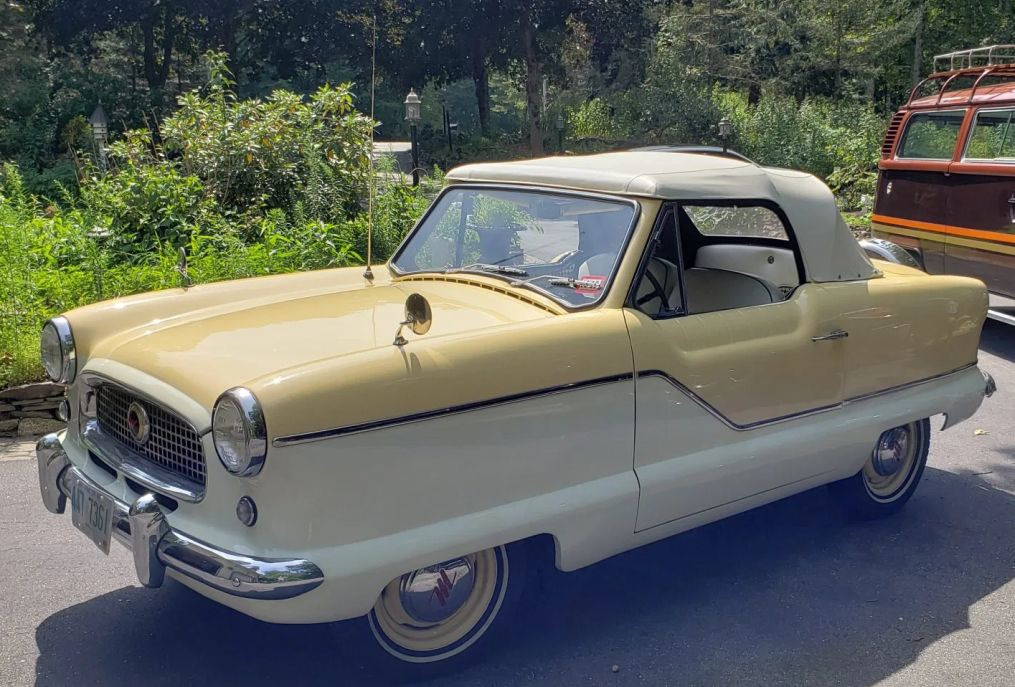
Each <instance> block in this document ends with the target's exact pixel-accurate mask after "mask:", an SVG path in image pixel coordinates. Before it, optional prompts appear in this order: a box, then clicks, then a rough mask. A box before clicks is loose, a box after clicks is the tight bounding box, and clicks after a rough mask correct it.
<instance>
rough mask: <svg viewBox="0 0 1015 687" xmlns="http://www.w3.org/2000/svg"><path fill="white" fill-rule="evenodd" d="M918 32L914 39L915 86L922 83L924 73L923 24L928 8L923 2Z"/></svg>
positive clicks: (913, 76)
mask: <svg viewBox="0 0 1015 687" xmlns="http://www.w3.org/2000/svg"><path fill="white" fill-rule="evenodd" d="M916 11H917V15H916V31H915V32H914V34H915V35H914V37H913V71H912V75H911V76H912V78H911V81H912V82H913V85H914V86H915V85H916V84H918V83H919V82H920V76H921V74H922V73H923V22H924V17H925V16H926V7H925V6H924V3H923V2H920V4H919V5H918V6H917V9H916Z"/></svg>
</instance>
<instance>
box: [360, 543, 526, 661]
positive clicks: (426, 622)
mask: <svg viewBox="0 0 1015 687" xmlns="http://www.w3.org/2000/svg"><path fill="white" fill-rule="evenodd" d="M525 558H526V557H525V545H524V542H518V543H515V544H509V545H507V546H497V547H495V548H492V549H486V550H484V551H480V552H478V553H473V554H469V555H467V556H462V557H460V558H453V559H451V560H447V561H444V562H442V563H438V564H437V565H432V566H429V567H426V568H421V569H419V570H414V571H412V572H410V573H406V574H405V575H402V576H401V577H399V578H397V579H395V580H392V581H391V582H389V583H388V585H387V586H386V587H385V588H384V590H383V591H382V592H381V595H380V597H379V598H378V599H377V603H376V604H375V605H374V608H373V610H371V611H370V613H369V614H368V615H367V616H366V619H365V621H366V622H365V625H366V628H365V629H366V631H367V633H368V634H369V636H368V637H367V642H366V643H367V645H368V647H369V648H368V650H367V656H365V657H364V658H365V660H366V661H367V664H368V668H371V669H374V670H375V671H376V672H379V673H381V674H382V675H383V676H385V677H387V678H389V679H395V680H398V681H416V680H425V679H429V678H432V677H436V676H438V675H442V674H444V673H448V672H452V671H456V670H459V669H461V668H462V667H464V666H465V665H467V664H469V663H472V662H474V661H475V660H476V659H478V658H479V657H480V656H481V655H482V654H483V652H484V651H486V650H488V649H490V648H492V647H495V646H497V645H498V644H500V643H501V642H502V640H503V639H504V637H505V631H506V629H507V628H508V627H509V626H510V625H511V621H512V619H513V617H514V615H515V612H516V611H517V608H518V606H519V604H520V601H521V598H522V592H523V590H524V588H525V580H526V569H527V566H526V559H525Z"/></svg>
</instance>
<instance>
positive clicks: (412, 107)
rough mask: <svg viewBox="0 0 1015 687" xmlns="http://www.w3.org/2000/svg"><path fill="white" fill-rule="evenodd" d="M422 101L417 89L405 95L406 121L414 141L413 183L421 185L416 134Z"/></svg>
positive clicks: (411, 89)
mask: <svg viewBox="0 0 1015 687" xmlns="http://www.w3.org/2000/svg"><path fill="white" fill-rule="evenodd" d="M421 105H422V101H421V100H420V99H419V96H418V95H417V94H416V90H415V89H413V88H410V89H409V95H407V96H405V121H407V122H409V133H410V135H411V141H412V185H413V186H419V140H418V137H417V136H416V126H417V125H418V124H419V120H420V119H422V116H421V115H420V107H421Z"/></svg>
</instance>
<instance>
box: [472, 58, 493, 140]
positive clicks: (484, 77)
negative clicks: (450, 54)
mask: <svg viewBox="0 0 1015 687" xmlns="http://www.w3.org/2000/svg"><path fill="white" fill-rule="evenodd" d="M471 53H472V54H471V58H470V59H471V62H472V82H473V83H474V84H475V86H476V107H477V108H478V109H479V131H480V133H481V134H482V135H483V137H484V138H489V137H490V74H489V70H488V69H487V65H486V52H485V51H484V50H483V46H482V44H481V42H480V41H473V43H472V50H471Z"/></svg>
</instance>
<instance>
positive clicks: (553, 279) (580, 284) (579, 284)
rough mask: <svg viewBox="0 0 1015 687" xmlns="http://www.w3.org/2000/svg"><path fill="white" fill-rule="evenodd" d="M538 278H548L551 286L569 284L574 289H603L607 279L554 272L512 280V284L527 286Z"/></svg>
mask: <svg viewBox="0 0 1015 687" xmlns="http://www.w3.org/2000/svg"><path fill="white" fill-rule="evenodd" d="M537 279H546V280H547V282H546V283H547V284H549V285H550V286H567V287H568V288H572V289H601V288H603V284H604V282H605V280H603V279H575V278H574V277H557V276H554V275H552V274H540V275H537V276H535V277H533V278H532V279H524V280H518V281H513V282H511V286H525V285H527V284H529V283H530V282H534V281H536V280H537Z"/></svg>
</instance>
